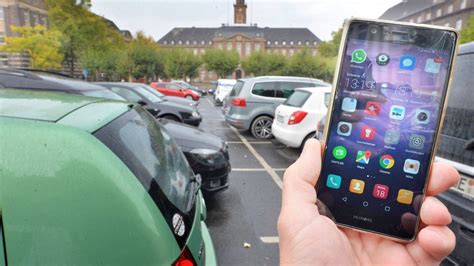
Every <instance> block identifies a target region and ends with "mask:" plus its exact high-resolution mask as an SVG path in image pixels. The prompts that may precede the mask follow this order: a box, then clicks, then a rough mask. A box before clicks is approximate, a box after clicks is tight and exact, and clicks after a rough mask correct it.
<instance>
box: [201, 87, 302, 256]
mask: <svg viewBox="0 0 474 266" xmlns="http://www.w3.org/2000/svg"><path fill="white" fill-rule="evenodd" d="M199 111H200V112H201V114H202V116H203V121H202V123H201V125H200V126H199V127H200V128H201V129H203V130H205V131H206V132H209V133H212V134H215V135H217V136H219V137H221V138H222V139H223V140H225V141H227V143H228V145H229V153H230V161H231V165H232V172H231V173H230V175H229V180H230V187H229V188H228V189H227V190H225V191H222V192H219V193H217V194H216V195H215V196H214V197H211V198H208V199H207V201H206V203H207V209H208V216H207V221H206V223H207V224H208V226H209V230H210V232H211V235H212V238H213V241H214V246H215V249H216V252H217V258H218V261H219V264H221V265H243V264H245V265H278V263H279V261H278V254H279V252H278V237H277V236H278V234H277V229H276V223H277V219H278V214H279V211H280V206H281V184H282V178H283V173H284V171H285V169H286V168H287V167H288V166H289V165H291V164H292V163H293V162H294V161H295V160H296V159H297V158H298V155H299V151H298V150H296V149H290V148H286V147H283V146H281V145H279V144H278V143H276V142H275V140H272V141H261V140H257V139H255V138H253V137H252V136H251V134H250V133H249V132H247V131H237V130H236V129H234V128H231V127H230V126H229V125H228V124H227V123H226V121H225V120H224V118H223V116H222V115H221V110H220V106H214V101H213V100H212V98H211V97H210V96H208V97H203V98H202V99H201V102H200V104H199ZM246 243H248V244H250V247H244V245H246Z"/></svg>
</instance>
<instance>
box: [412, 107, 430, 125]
mask: <svg viewBox="0 0 474 266" xmlns="http://www.w3.org/2000/svg"><path fill="white" fill-rule="evenodd" d="M413 121H414V122H415V123H416V124H428V123H429V122H430V111H428V110H423V109H416V110H415V116H413Z"/></svg>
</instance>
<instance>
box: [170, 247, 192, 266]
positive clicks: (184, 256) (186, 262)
mask: <svg viewBox="0 0 474 266" xmlns="http://www.w3.org/2000/svg"><path fill="white" fill-rule="evenodd" d="M196 265H197V263H196V261H194V258H193V255H192V254H191V251H189V248H188V247H187V246H184V249H183V251H182V252H181V255H179V258H178V259H177V260H176V261H175V262H174V263H173V266H196Z"/></svg>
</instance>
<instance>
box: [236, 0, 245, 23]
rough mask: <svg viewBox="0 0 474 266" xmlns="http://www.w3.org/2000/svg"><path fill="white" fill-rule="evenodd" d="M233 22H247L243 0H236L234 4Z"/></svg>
mask: <svg viewBox="0 0 474 266" xmlns="http://www.w3.org/2000/svg"><path fill="white" fill-rule="evenodd" d="M234 23H235V24H246V23H247V4H245V0H237V3H235V4H234Z"/></svg>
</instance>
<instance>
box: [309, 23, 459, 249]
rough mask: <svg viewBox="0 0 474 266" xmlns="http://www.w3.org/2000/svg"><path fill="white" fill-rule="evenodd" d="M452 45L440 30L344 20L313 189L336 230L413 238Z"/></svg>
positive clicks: (452, 37) (447, 32)
mask: <svg viewBox="0 0 474 266" xmlns="http://www.w3.org/2000/svg"><path fill="white" fill-rule="evenodd" d="M457 40H458V33H457V32H456V31H455V30H454V29H451V28H445V27H437V26H429V25H417V24H412V23H398V22H390V21H382V20H363V19H351V20H349V21H347V22H346V23H345V26H344V29H343V36H342V40H341V48H340V52H339V59H338V68H337V70H336V75H335V78H334V83H333V88H334V90H333V95H332V99H331V103H330V107H329V112H330V113H329V114H328V116H327V117H328V118H327V121H326V129H325V133H324V137H323V141H322V142H323V145H324V149H323V164H322V165H323V167H322V170H321V173H320V179H319V181H318V184H317V185H316V190H317V195H318V205H319V206H320V207H321V206H322V207H323V208H324V209H325V210H324V213H325V214H326V215H328V216H329V217H330V218H332V219H333V220H334V221H335V222H336V223H337V224H338V225H339V226H343V227H349V228H353V229H357V230H360V231H364V232H370V233H375V234H379V235H382V236H385V237H390V238H392V239H398V240H401V241H411V240H413V239H415V237H416V233H417V228H418V226H419V223H420V218H419V211H420V207H421V203H422V201H423V198H424V194H425V190H426V184H427V182H428V177H429V174H430V169H431V164H432V161H433V158H434V155H435V151H436V140H437V138H438V134H439V132H440V128H441V123H442V119H443V114H444V109H445V107H446V103H447V95H448V93H449V84H450V77H451V72H452V66H453V64H454V57H455V54H456V49H457Z"/></svg>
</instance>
